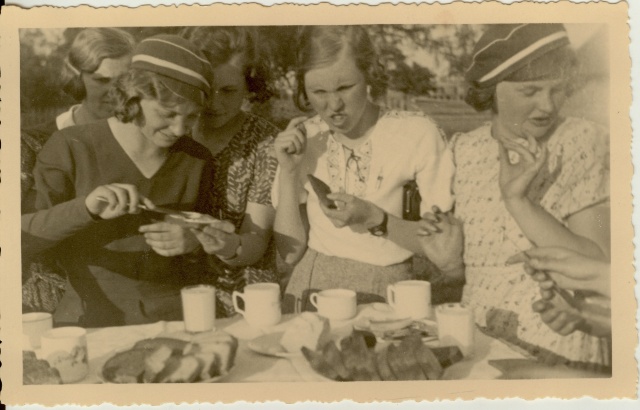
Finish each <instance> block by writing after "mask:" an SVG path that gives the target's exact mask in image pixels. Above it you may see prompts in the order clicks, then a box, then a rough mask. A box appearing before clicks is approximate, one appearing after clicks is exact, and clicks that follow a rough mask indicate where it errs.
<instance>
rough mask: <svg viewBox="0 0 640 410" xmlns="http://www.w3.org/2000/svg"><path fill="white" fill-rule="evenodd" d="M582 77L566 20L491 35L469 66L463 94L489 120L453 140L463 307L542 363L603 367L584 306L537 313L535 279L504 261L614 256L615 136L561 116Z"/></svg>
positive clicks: (493, 30) (605, 360)
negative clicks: (552, 254)
mask: <svg viewBox="0 0 640 410" xmlns="http://www.w3.org/2000/svg"><path fill="white" fill-rule="evenodd" d="M576 74H577V61H576V57H575V54H574V52H573V51H572V49H571V48H570V46H569V38H568V36H567V32H566V31H565V29H564V27H563V26H562V25H561V24H518V25H515V24H510V25H495V26H492V27H490V28H489V29H488V30H487V31H486V32H485V33H484V35H483V36H482V38H481V39H480V40H479V42H478V44H477V45H476V48H475V52H474V56H473V61H472V63H471V65H470V67H469V69H468V71H467V73H466V79H467V81H468V82H469V85H470V86H469V91H468V94H467V98H466V101H467V102H468V103H469V104H470V105H471V106H473V107H474V108H475V109H476V110H478V111H484V110H491V111H492V113H493V117H492V120H491V122H489V123H487V124H485V125H483V126H481V127H479V128H478V129H476V130H473V131H471V132H468V133H463V134H458V135H455V136H454V138H453V142H452V143H453V150H454V157H455V163H456V177H455V180H454V193H455V195H456V212H455V213H456V216H457V217H458V218H459V219H460V220H461V221H462V223H463V231H464V263H465V265H466V272H465V277H466V284H465V287H464V291H463V298H462V302H463V303H465V304H467V305H469V306H470V307H471V308H473V309H474V312H475V317H476V322H477V323H478V324H479V325H480V326H482V327H484V328H485V329H486V330H487V331H488V332H489V333H491V334H492V335H494V336H497V337H501V338H503V339H506V340H507V341H509V342H511V343H514V344H517V345H519V346H520V347H522V348H524V349H526V350H528V351H529V352H530V353H532V354H534V355H536V356H538V358H539V359H540V360H542V361H546V362H553V363H555V362H565V363H570V364H572V365H576V366H586V367H592V366H596V367H599V366H600V365H604V366H608V365H610V362H609V357H608V354H607V349H606V343H605V342H604V341H603V339H601V338H599V337H594V336H592V335H590V334H587V333H585V331H586V330H587V329H588V326H587V325H588V324H587V323H586V322H585V320H584V319H583V317H582V316H581V312H580V311H579V309H576V308H573V307H572V306H570V305H569V304H568V302H567V300H566V299H563V298H561V297H559V296H558V294H557V293H556V294H555V296H554V297H553V298H552V300H547V301H546V302H547V303H545V304H544V305H545V306H544V308H542V309H541V308H539V304H538V305H536V306H538V307H537V308H536V311H534V310H533V309H532V305H533V304H534V302H536V300H537V299H540V294H539V288H538V285H537V284H536V282H534V281H533V280H532V279H531V278H530V277H529V275H527V273H526V272H525V270H524V269H523V266H522V264H516V265H510V266H505V262H506V261H507V259H508V258H509V257H510V256H512V255H514V254H517V253H518V252H521V251H525V250H527V249H530V248H531V247H532V246H534V245H535V246H562V247H564V248H568V249H570V250H573V251H576V252H579V253H582V254H585V255H589V256H591V257H594V258H598V259H602V260H607V259H608V258H609V252H610V249H609V246H610V245H609V242H610V232H609V205H608V201H609V168H608V155H609V153H608V135H607V133H606V131H604V130H602V129H601V128H600V127H598V126H597V125H595V124H593V123H591V122H588V121H586V120H582V119H576V118H563V117H562V116H561V115H560V109H561V108H562V105H563V103H564V101H565V99H566V98H567V96H568V95H569V94H570V91H571V90H570V80H571V79H572V77H575V75H576ZM545 323H547V324H549V327H548V326H547V325H546V324H545ZM554 330H555V331H558V332H559V333H561V334H562V335H561V334H558V333H556V332H554ZM591 330H594V331H596V330H597V329H591ZM565 335H566V336H565Z"/></svg>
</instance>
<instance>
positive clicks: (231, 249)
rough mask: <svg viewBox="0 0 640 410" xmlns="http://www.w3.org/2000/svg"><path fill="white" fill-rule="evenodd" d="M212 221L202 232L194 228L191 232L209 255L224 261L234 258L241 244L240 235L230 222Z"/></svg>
mask: <svg viewBox="0 0 640 410" xmlns="http://www.w3.org/2000/svg"><path fill="white" fill-rule="evenodd" d="M211 219H212V221H211V223H210V224H209V225H206V226H205V227H204V228H203V229H202V230H199V229H195V228H194V229H192V230H191V231H192V232H193V233H194V234H195V236H196V238H198V241H200V244H202V248H203V249H204V251H205V252H207V253H208V254H210V255H216V256H219V257H220V258H222V259H231V258H233V257H234V256H236V252H237V251H238V248H239V247H240V244H241V242H240V235H238V234H237V233H235V231H236V229H235V226H233V224H232V223H231V222H229V221H221V220H218V219H214V218H211Z"/></svg>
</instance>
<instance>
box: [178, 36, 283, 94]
mask: <svg viewBox="0 0 640 410" xmlns="http://www.w3.org/2000/svg"><path fill="white" fill-rule="evenodd" d="M180 35H181V36H182V37H184V38H185V39H187V40H189V41H191V42H192V43H193V44H194V45H195V46H196V47H198V48H199V49H200V50H201V51H202V53H203V54H204V55H205V56H206V57H207V59H208V60H209V62H210V63H211V66H212V67H213V68H215V67H217V66H219V65H221V64H226V63H229V62H231V61H232V60H234V59H238V58H239V59H240V61H241V64H242V67H241V69H242V73H243V75H244V80H245V83H246V85H247V90H248V91H249V93H250V96H249V101H251V102H259V103H262V102H265V101H267V100H268V99H269V98H271V97H272V96H273V90H272V89H271V84H270V70H269V64H268V60H267V59H266V58H265V56H264V55H263V54H262V53H261V52H260V50H259V49H258V35H257V32H256V31H255V30H254V29H252V28H249V27H187V28H185V29H183V30H182V31H181V33H180Z"/></svg>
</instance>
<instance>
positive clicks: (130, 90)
mask: <svg viewBox="0 0 640 410" xmlns="http://www.w3.org/2000/svg"><path fill="white" fill-rule="evenodd" d="M109 92H110V95H111V98H112V99H113V101H114V103H115V110H114V114H115V116H116V118H117V119H118V120H120V121H121V122H123V123H129V122H133V123H134V124H136V125H139V126H141V125H143V124H144V116H143V114H142V109H141V107H140V100H142V99H150V100H156V101H158V102H159V103H160V104H162V105H164V106H168V107H172V106H175V105H178V104H183V103H185V102H187V100H186V99H185V98H183V97H181V96H180V95H178V94H176V93H174V92H173V91H171V90H170V89H169V88H167V86H165V85H164V84H163V83H162V81H161V79H160V76H159V75H158V74H156V73H153V72H151V71H147V70H141V69H138V68H130V69H129V71H128V72H127V73H126V74H125V75H123V76H122V77H120V78H119V79H118V81H117V82H116V83H115V85H114V87H113V88H111V90H110V91H109ZM194 102H196V101H194Z"/></svg>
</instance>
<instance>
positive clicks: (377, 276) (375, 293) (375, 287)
mask: <svg viewBox="0 0 640 410" xmlns="http://www.w3.org/2000/svg"><path fill="white" fill-rule="evenodd" d="M415 278H416V275H415V274H414V273H413V269H412V262H411V259H408V260H406V261H404V262H401V263H397V264H394V265H389V266H377V265H371V264H368V263H364V262H358V261H354V260H351V259H344V258H339V257H336V256H327V255H325V254H322V253H320V252H317V251H315V250H313V249H310V248H309V249H307V252H306V253H305V255H304V256H303V257H302V259H301V260H300V262H298V264H297V265H296V267H295V268H294V270H293V273H292V274H291V279H290V280H289V283H288V285H287V288H286V290H285V295H284V298H283V300H282V312H283V313H297V312H304V311H314V310H315V307H314V306H313V305H312V304H311V302H310V301H309V295H311V294H312V293H314V292H318V291H320V290H323V289H333V288H342V289H351V290H354V291H356V295H357V296H356V298H357V303H358V304H365V303H374V302H385V301H386V295H387V286H388V285H390V284H393V283H395V282H397V281H400V280H409V279H415Z"/></svg>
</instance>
